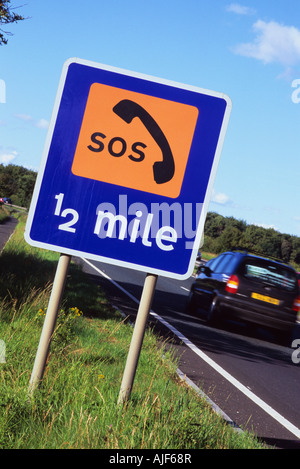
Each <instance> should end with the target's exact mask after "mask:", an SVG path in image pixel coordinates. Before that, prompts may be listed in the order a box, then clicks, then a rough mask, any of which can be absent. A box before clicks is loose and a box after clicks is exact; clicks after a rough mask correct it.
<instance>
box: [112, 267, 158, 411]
mask: <svg viewBox="0 0 300 469" xmlns="http://www.w3.org/2000/svg"><path fill="white" fill-rule="evenodd" d="M156 282H157V275H153V274H147V277H146V279H145V283H144V288H143V293H142V297H141V301H140V305H139V309H138V313H137V318H136V322H135V326H134V330H133V334H132V339H131V344H130V348H129V352H128V356H127V361H126V366H125V370H124V374H123V380H122V384H121V388H120V393H119V398H118V404H123V403H124V402H125V401H126V400H127V399H128V398H129V397H130V394H131V389H132V385H133V381H134V377H135V372H136V369H137V364H138V360H139V356H140V351H141V348H142V343H143V338H144V334H145V329H146V322H147V318H148V315H149V312H150V309H151V304H152V300H153V296H154V291H155V287H156Z"/></svg>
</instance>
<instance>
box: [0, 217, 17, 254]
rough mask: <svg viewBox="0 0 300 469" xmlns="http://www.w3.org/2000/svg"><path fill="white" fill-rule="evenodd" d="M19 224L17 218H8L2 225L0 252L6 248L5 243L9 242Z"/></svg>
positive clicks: (0, 229)
mask: <svg viewBox="0 0 300 469" xmlns="http://www.w3.org/2000/svg"><path fill="white" fill-rule="evenodd" d="M17 224H18V220H17V219H16V218H13V217H11V218H8V219H7V220H5V221H4V222H3V223H0V251H2V249H3V248H4V246H5V243H6V242H7V241H8V240H9V237H10V236H11V234H12V233H13V232H14V230H15V227H16V226H17Z"/></svg>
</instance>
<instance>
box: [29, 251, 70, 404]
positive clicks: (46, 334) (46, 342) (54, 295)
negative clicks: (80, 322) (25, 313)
mask: <svg viewBox="0 0 300 469" xmlns="http://www.w3.org/2000/svg"><path fill="white" fill-rule="evenodd" d="M70 261H71V256H68V255H66V254H61V255H60V258H59V261H58V265H57V269H56V274H55V278H54V283H53V287H52V292H51V296H50V300H49V304H48V308H47V313H46V316H45V321H44V326H43V330H42V333H41V337H40V342H39V347H38V350H37V354H36V357H35V362H34V366H33V370H32V374H31V379H30V383H29V393H30V395H32V393H33V391H34V390H35V388H36V387H37V385H38V383H39V382H40V381H41V379H42V378H43V375H44V370H45V365H46V361H47V356H48V351H49V347H50V342H51V338H52V335H53V332H54V328H55V323H56V319H57V314H58V310H59V307H60V303H61V298H62V295H63V292H64V288H65V283H66V277H67V272H68V268H69V264H70Z"/></svg>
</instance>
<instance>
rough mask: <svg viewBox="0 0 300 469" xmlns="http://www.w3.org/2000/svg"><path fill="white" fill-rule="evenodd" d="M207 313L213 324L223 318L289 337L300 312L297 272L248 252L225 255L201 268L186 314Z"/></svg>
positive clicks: (193, 285) (192, 289)
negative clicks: (265, 328) (250, 324)
mask: <svg viewBox="0 0 300 469" xmlns="http://www.w3.org/2000/svg"><path fill="white" fill-rule="evenodd" d="M198 308H201V309H202V310H205V311H206V319H207V321H208V322H209V323H211V324H214V323H216V322H217V321H218V320H220V319H223V318H238V319H239V320H242V321H245V322H248V323H252V324H255V325H260V326H264V327H267V328H270V329H272V330H273V331H277V332H280V335H281V338H284V337H285V338H286V339H287V338H288V337H289V335H290V334H291V332H292V330H293V328H294V326H295V323H296V320H297V314H298V312H299V311H300V297H299V285H298V279H297V273H296V271H295V270H294V269H293V268H292V267H290V266H289V265H285V264H283V263H281V262H277V261H274V260H271V259H266V258H263V257H260V256H256V255H253V254H248V253H247V252H239V251H233V252H225V253H223V254H220V255H219V256H218V257H216V258H214V259H212V260H210V261H209V262H207V263H206V265H202V266H200V268H199V269H198V272H197V276H196V280H195V282H194V283H193V284H192V287H191V291H190V294H189V297H188V303H187V311H188V312H190V313H196V312H197V310H198Z"/></svg>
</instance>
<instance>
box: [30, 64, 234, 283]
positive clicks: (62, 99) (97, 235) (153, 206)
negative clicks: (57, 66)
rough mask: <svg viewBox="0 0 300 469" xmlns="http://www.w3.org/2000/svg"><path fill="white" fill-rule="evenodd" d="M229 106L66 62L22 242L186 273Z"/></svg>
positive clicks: (193, 92)
mask: <svg viewBox="0 0 300 469" xmlns="http://www.w3.org/2000/svg"><path fill="white" fill-rule="evenodd" d="M230 111H231V101H230V99H229V98H228V97H227V96H226V95H224V94H222V93H216V92H212V91H207V90H203V89H201V88H197V87H193V86H187V85H183V84H180V83H175V82H171V81H167V80H163V79H158V78H155V77H150V76H147V75H141V74H138V73H134V72H129V71H126V70H121V69H118V68H113V67H109V66H106V65H102V64H97V63H94V62H89V61H85V60H81V59H70V60H68V61H67V62H66V63H65V64H64V67H63V71H62V76H61V79H60V83H59V87H58V91H57V97H56V100H55V104H54V110H53V113H52V118H51V122H50V126H49V130H48V135H47V139H46V143H45V149H44V153H43V158H42V163H41V168H40V171H39V173H38V177H37V181H36V186H35V190H34V194H33V198H32V202H31V206H30V210H29V215H28V220H27V224H26V229H25V239H26V241H27V242H28V243H29V244H31V245H33V246H37V247H40V248H45V249H49V250H53V251H57V252H61V253H66V254H69V255H73V256H79V257H85V258H88V259H93V260H97V261H103V262H108V263H112V264H116V265H120V266H124V267H129V268H133V269H137V270H141V271H144V272H147V273H153V274H156V275H164V276H167V277H173V278H178V279H183V278H187V277H188V276H190V275H191V273H192V271H193V267H194V263H195V259H196V255H197V251H198V247H199V244H200V241H201V236H202V233H203V228H204V222H205V218H206V213H207V207H208V204H209V200H210V196H211V192H212V187H213V182H214V178H215V175H216V170H217V166H218V162H219V158H220V153H221V148H222V145H223V141H224V137H225V132H226V128H227V125H228V120H229V115H230Z"/></svg>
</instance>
